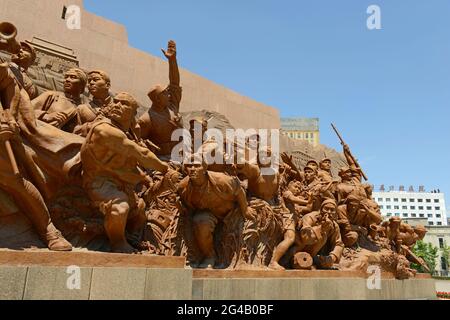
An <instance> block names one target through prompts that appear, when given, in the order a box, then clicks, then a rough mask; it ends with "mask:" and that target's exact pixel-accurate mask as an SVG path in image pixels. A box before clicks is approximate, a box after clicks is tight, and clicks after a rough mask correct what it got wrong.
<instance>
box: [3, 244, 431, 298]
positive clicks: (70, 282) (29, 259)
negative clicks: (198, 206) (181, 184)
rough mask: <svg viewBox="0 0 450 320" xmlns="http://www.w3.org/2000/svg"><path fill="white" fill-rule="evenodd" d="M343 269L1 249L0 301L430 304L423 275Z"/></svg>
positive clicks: (427, 284) (428, 289) (426, 283)
mask: <svg viewBox="0 0 450 320" xmlns="http://www.w3.org/2000/svg"><path fill="white" fill-rule="evenodd" d="M368 276H369V275H368V274H365V273H362V272H346V271H309V270H289V271H269V270H198V269H197V270H192V269H189V268H185V259H184V258H182V257H161V256H151V255H125V254H112V253H93V252H50V251H41V250H38V251H35V252H33V251H9V250H6V251H3V250H2V251H0V300H41V299H45V300H54V299H58V300H105V299H108V300H127V299H133V300H153V299H164V300H170V299H179V300H190V299H195V300H212V299H214V300H254V299H260V300H278V299H285V300H304V299H318V300H320V299H330V300H338V299H436V290H435V281H434V279H432V278H430V277H429V276H427V275H418V276H417V277H416V278H413V279H408V280H396V279H394V277H393V276H392V275H391V274H382V275H381V283H380V284H381V286H380V288H379V289H376V288H375V289H369V288H368V282H370V281H368V280H367V278H368Z"/></svg>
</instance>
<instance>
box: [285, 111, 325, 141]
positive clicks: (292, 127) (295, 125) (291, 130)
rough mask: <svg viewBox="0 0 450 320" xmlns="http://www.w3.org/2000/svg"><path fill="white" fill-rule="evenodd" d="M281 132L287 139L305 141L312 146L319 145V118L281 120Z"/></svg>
mask: <svg viewBox="0 0 450 320" xmlns="http://www.w3.org/2000/svg"><path fill="white" fill-rule="evenodd" d="M281 130H282V131H281V132H282V134H284V135H286V136H288V137H289V138H292V139H297V140H306V141H308V142H309V143H311V144H312V145H313V146H317V145H319V143H320V136H319V118H281Z"/></svg>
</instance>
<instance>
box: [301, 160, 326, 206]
mask: <svg viewBox="0 0 450 320" xmlns="http://www.w3.org/2000/svg"><path fill="white" fill-rule="evenodd" d="M303 176H304V180H302V182H301V190H300V196H301V197H302V198H303V199H305V200H306V199H307V200H308V204H307V205H306V206H305V208H303V210H302V213H303V214H305V213H309V212H312V211H317V210H319V208H320V204H321V203H322V197H321V189H322V184H321V182H320V180H319V179H318V178H317V171H316V170H315V168H314V167H313V166H310V165H308V166H306V167H304V168H303Z"/></svg>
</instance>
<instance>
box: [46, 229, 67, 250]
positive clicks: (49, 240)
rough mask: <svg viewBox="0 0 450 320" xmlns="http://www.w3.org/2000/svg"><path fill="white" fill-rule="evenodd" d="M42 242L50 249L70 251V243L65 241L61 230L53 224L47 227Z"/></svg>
mask: <svg viewBox="0 0 450 320" xmlns="http://www.w3.org/2000/svg"><path fill="white" fill-rule="evenodd" d="M47 230H48V231H47V233H46V234H45V239H44V242H45V243H46V244H47V247H48V248H49V249H50V250H52V251H71V250H72V245H71V244H70V242H69V241H67V240H66V239H65V238H64V237H63V235H62V234H61V232H60V231H59V230H58V229H56V228H55V226H54V225H53V224H50V225H49V227H48V228H47Z"/></svg>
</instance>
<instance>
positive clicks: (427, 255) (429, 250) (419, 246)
mask: <svg viewBox="0 0 450 320" xmlns="http://www.w3.org/2000/svg"><path fill="white" fill-rule="evenodd" d="M412 251H413V252H414V254H415V255H416V256H418V257H419V258H422V259H423V260H424V261H425V263H426V264H427V265H428V268H430V273H431V274H433V273H434V270H435V268H436V259H437V257H438V251H439V249H438V248H437V247H435V246H433V244H431V243H429V242H423V241H422V240H418V241H417V242H416V244H415V245H414V247H413V248H412ZM411 267H412V268H414V269H416V270H417V271H419V272H423V273H425V272H426V271H425V270H424V269H423V267H422V266H421V265H420V264H416V263H411Z"/></svg>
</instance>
